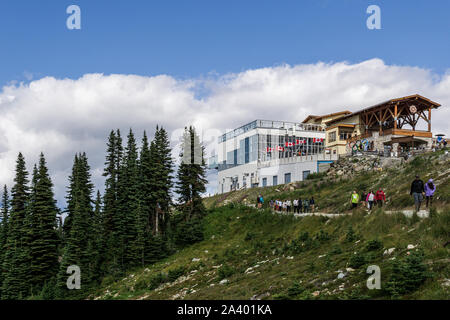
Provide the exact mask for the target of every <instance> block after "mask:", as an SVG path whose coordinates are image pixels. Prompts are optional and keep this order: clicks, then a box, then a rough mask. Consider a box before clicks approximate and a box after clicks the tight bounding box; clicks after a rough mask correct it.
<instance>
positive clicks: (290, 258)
mask: <svg viewBox="0 0 450 320" xmlns="http://www.w3.org/2000/svg"><path fill="white" fill-rule="evenodd" d="M286 259H288V260H292V259H294V257H293V256H291V257H286Z"/></svg>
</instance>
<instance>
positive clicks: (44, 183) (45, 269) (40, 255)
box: [30, 153, 59, 293]
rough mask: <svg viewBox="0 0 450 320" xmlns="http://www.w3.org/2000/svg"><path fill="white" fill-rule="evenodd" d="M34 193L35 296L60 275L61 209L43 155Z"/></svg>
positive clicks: (32, 281) (33, 277) (33, 264)
mask: <svg viewBox="0 0 450 320" xmlns="http://www.w3.org/2000/svg"><path fill="white" fill-rule="evenodd" d="M34 189H35V190H33V206H32V210H31V217H32V218H31V221H32V226H31V227H32V233H33V236H34V237H33V238H32V241H31V244H30V249H31V250H30V251H31V257H32V261H31V267H30V272H31V283H32V284H33V293H34V292H36V293H37V292H39V293H40V291H41V290H42V288H43V287H44V285H46V284H49V283H53V285H54V282H55V280H56V279H55V278H56V273H57V271H58V266H59V263H58V241H59V240H58V233H57V215H58V212H59V211H58V208H57V206H56V200H55V198H54V194H53V183H52V181H51V179H50V175H49V173H48V169H47V164H46V161H45V157H44V154H43V153H41V154H40V157H39V166H38V171H37V179H36V181H35V186H34Z"/></svg>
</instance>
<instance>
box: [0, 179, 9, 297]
mask: <svg viewBox="0 0 450 320" xmlns="http://www.w3.org/2000/svg"><path fill="white" fill-rule="evenodd" d="M8 218H9V195H8V188H7V187H6V185H5V186H4V188H3V194H2V208H1V211H0V219H1V221H0V297H1V296H2V283H3V279H4V276H5V273H6V270H4V269H3V262H4V259H5V249H6V241H7V237H8Z"/></svg>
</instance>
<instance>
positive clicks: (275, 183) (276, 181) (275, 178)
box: [272, 176, 278, 186]
mask: <svg viewBox="0 0 450 320" xmlns="http://www.w3.org/2000/svg"><path fill="white" fill-rule="evenodd" d="M272 185H274V186H276V185H278V176H273V184H272Z"/></svg>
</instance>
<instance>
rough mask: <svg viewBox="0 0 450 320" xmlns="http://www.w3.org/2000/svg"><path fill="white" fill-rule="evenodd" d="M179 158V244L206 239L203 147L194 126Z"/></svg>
mask: <svg viewBox="0 0 450 320" xmlns="http://www.w3.org/2000/svg"><path fill="white" fill-rule="evenodd" d="M180 157H181V159H182V161H181V164H180V166H179V168H178V174H177V179H178V181H177V192H178V194H179V198H178V201H179V208H180V210H181V212H182V215H179V216H177V217H176V219H175V223H176V242H177V243H178V244H188V243H192V242H195V241H199V240H202V239H203V231H202V218H203V216H204V215H205V212H206V210H205V207H204V205H203V201H202V197H201V195H202V194H203V193H204V192H205V191H206V187H205V185H206V183H207V180H206V179H205V176H206V164H205V159H204V147H203V146H202V145H201V143H200V138H199V137H198V135H197V133H196V132H195V128H194V127H192V126H191V127H189V128H186V129H185V132H184V136H183V144H182V152H181V154H180Z"/></svg>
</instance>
